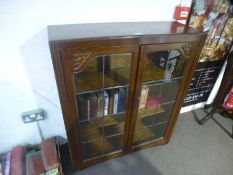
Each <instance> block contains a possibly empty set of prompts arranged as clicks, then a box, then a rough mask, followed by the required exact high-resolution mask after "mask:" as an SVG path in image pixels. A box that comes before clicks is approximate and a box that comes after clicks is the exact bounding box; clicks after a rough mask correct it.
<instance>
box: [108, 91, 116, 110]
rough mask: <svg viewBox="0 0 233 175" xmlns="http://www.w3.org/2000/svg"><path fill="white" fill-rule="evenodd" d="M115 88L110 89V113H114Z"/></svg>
mask: <svg viewBox="0 0 233 175" xmlns="http://www.w3.org/2000/svg"><path fill="white" fill-rule="evenodd" d="M114 95H115V94H114V90H113V89H111V90H108V96H109V106H108V109H109V110H108V113H109V114H113V106H114Z"/></svg>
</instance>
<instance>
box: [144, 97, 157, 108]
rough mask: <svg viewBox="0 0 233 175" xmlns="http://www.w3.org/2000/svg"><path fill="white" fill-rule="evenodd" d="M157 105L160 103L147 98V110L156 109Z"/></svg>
mask: <svg viewBox="0 0 233 175" xmlns="http://www.w3.org/2000/svg"><path fill="white" fill-rule="evenodd" d="M157 104H158V101H157V100H156V99H155V98H153V97H147V100H146V107H147V108H149V109H150V108H156V106H157Z"/></svg>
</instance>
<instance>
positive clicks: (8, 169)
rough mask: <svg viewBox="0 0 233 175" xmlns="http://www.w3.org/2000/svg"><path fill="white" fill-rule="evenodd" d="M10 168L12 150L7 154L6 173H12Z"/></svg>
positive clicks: (7, 174)
mask: <svg viewBox="0 0 233 175" xmlns="http://www.w3.org/2000/svg"><path fill="white" fill-rule="evenodd" d="M10 170H11V152H9V153H7V155H6V166H5V174H4V175H10Z"/></svg>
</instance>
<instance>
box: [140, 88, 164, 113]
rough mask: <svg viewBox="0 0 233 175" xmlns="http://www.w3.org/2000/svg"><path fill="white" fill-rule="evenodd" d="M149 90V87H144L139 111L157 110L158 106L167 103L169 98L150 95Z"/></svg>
mask: <svg viewBox="0 0 233 175" xmlns="http://www.w3.org/2000/svg"><path fill="white" fill-rule="evenodd" d="M149 90H150V88H149V87H148V86H143V87H142V90H141V96H140V100H139V107H138V109H151V108H156V107H157V105H158V104H163V103H166V102H167V98H166V97H165V96H156V95H153V94H151V93H149Z"/></svg>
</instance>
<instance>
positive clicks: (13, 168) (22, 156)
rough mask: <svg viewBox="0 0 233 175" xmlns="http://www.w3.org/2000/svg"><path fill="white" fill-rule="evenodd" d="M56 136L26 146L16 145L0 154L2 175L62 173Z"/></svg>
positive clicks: (50, 174) (52, 174)
mask: <svg viewBox="0 0 233 175" xmlns="http://www.w3.org/2000/svg"><path fill="white" fill-rule="evenodd" d="M62 174H63V173H62V169H61V164H60V159H59V156H58V152H57V146H56V142H55V139H54V138H49V139H46V140H44V141H43V142H42V143H41V144H40V145H38V146H34V147H30V148H28V147H27V148H26V147H24V146H16V147H14V148H13V149H12V150H11V151H10V152H8V153H7V154H3V155H2V156H0V175H62Z"/></svg>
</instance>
